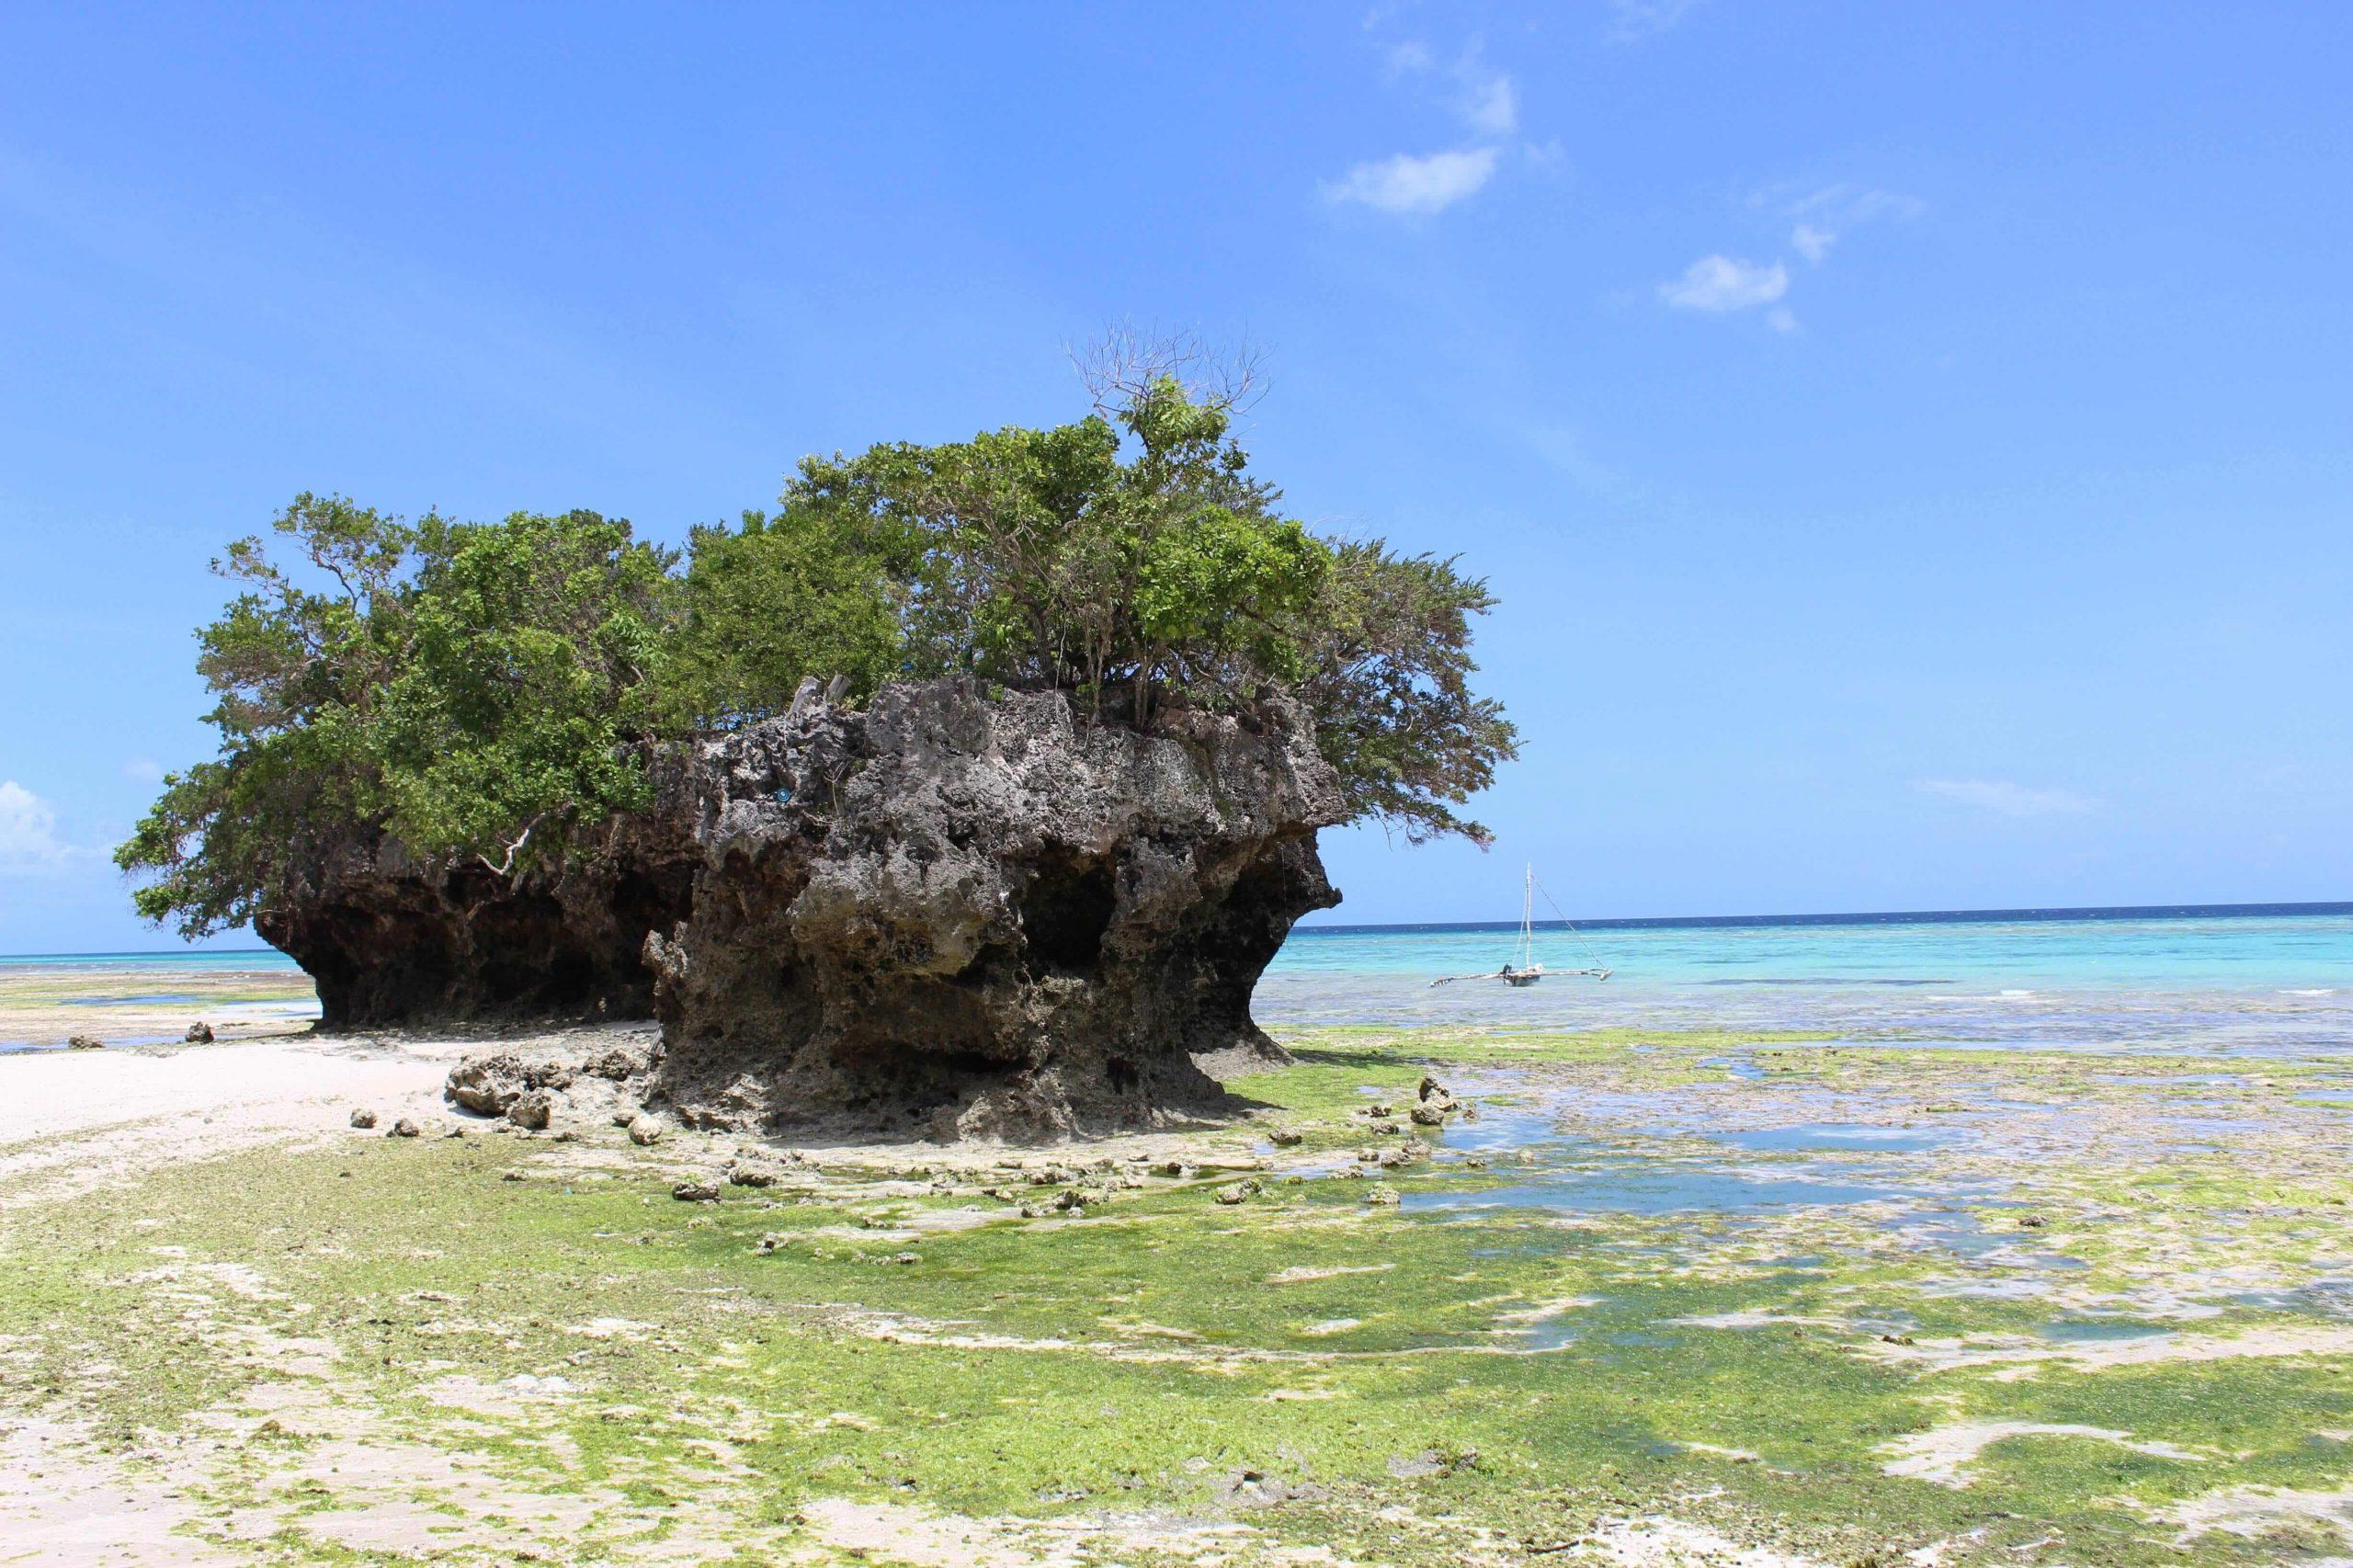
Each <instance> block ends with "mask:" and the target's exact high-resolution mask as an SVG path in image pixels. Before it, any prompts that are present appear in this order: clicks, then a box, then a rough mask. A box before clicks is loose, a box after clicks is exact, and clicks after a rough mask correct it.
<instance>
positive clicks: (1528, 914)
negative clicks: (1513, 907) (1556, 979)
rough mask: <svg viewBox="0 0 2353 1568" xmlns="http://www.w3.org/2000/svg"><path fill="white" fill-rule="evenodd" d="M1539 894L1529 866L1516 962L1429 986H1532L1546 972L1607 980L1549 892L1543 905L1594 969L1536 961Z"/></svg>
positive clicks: (1447, 976)
mask: <svg viewBox="0 0 2353 1568" xmlns="http://www.w3.org/2000/svg"><path fill="white" fill-rule="evenodd" d="M1539 892H1543V889H1542V888H1541V886H1540V884H1539V883H1538V882H1537V881H1536V868H1535V867H1534V866H1533V865H1531V866H1529V868H1528V879H1527V885H1526V886H1525V887H1524V888H1523V889H1522V890H1521V892H1520V898H1519V961H1518V963H1516V964H1515V963H1512V962H1510V961H1508V960H1506V962H1505V964H1504V966H1503V968H1501V969H1495V970H1488V971H1484V972H1483V973H1479V974H1442V975H1440V976H1438V978H1437V979H1436V980H1433V981H1431V982H1430V984H1431V985H1432V986H1433V987H1436V986H1440V985H1450V984H1452V983H1454V982H1455V981H1458V980H1500V981H1502V982H1503V983H1505V984H1506V985H1533V984H1535V983H1537V982H1538V981H1540V980H1541V979H1543V978H1544V976H1545V974H1546V973H1547V972H1550V973H1552V974H1558V975H1562V976H1563V977H1567V978H1571V979H1584V980H1595V981H1601V980H1607V979H1608V978H1609V972H1610V971H1609V968H1608V965H1606V964H1604V963H1603V962H1602V961H1601V955H1600V954H1598V953H1597V952H1595V951H1594V950H1593V947H1592V944H1590V943H1588V942H1587V941H1586V939H1585V933H1583V932H1582V931H1579V930H1578V929H1577V928H1576V926H1575V924H1574V922H1572V921H1571V920H1570V919H1569V917H1568V916H1567V915H1561V906H1560V905H1559V904H1557V903H1552V894H1551V893H1549V892H1547V893H1545V894H1544V902H1545V903H1549V904H1552V913H1553V914H1555V915H1561V924H1562V925H1563V926H1566V927H1567V929H1568V933H1569V935H1570V936H1572V937H1575V938H1576V939H1577V946H1578V947H1580V948H1583V949H1585V956H1586V958H1588V959H1591V960H1593V967H1592V968H1590V969H1556V970H1552V971H1547V970H1546V969H1545V968H1544V966H1543V965H1542V964H1540V963H1539V962H1537V961H1536V895H1537V894H1538V893H1539Z"/></svg>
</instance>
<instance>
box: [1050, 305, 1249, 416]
mask: <svg viewBox="0 0 2353 1568" xmlns="http://www.w3.org/2000/svg"><path fill="white" fill-rule="evenodd" d="M1069 353H1070V362H1071V368H1072V369H1074V370H1076V371H1077V372H1078V379H1079V381H1080V382H1081V383H1082V384H1084V385H1085V386H1086V392H1087V395H1088V396H1089V397H1090V398H1091V399H1092V400H1093V401H1094V403H1095V410H1096V412H1097V413H1098V414H1104V415H1110V414H1115V413H1117V412H1118V411H1119V410H1120V409H1123V408H1128V407H1131V406H1132V405H1133V404H1134V403H1136V402H1137V400H1138V399H1140V398H1141V397H1142V395H1143V394H1144V393H1145V392H1148V391H1150V390H1151V389H1152V387H1153V386H1154V384H1156V383H1157V382H1159V381H1161V380H1163V379H1164V378H1167V379H1173V380H1174V381H1176V383H1177V385H1179V386H1181V387H1183V388H1184V389H1185V395H1186V396H1187V397H1188V398H1189V399H1191V400H1192V401H1193V402H1195V403H1205V404H1208V405H1210V406H1211V407H1215V408H1221V409H1224V410H1226V411H1228V412H1230V413H1233V414H1245V413H1247V412H1248V411H1249V410H1250V409H1251V408H1252V407H1254V406H1255V405H1256V403H1257V402H1258V400H1259V399H1260V398H1262V397H1264V396H1265V395H1266V393H1267V364H1266V355H1265V353H1264V351H1263V350H1261V349H1259V348H1258V347H1256V345H1254V344H1252V343H1251V342H1250V341H1249V339H1247V338H1246V337H1245V338H1243V339H1241V340H1239V341H1237V342H1235V343H1233V344H1231V345H1228V344H1221V343H1215V342H1212V341H1211V340H1210V339H1209V338H1208V337H1206V336H1204V335H1202V334H1201V333H1200V332H1199V331H1198V330H1196V329H1191V328H1187V329H1183V330H1177V331H1164V330H1162V329H1161V328H1159V327H1158V326H1154V325H1139V324H1136V323H1134V322H1131V321H1122V322H1115V323H1113V324H1111V325H1109V326H1108V327H1105V328H1104V329H1103V331H1102V332H1101V333H1100V334H1098V335H1097V336H1096V338H1095V339H1094V341H1092V342H1090V343H1087V344H1085V345H1079V344H1073V345H1071V346H1070V348H1069Z"/></svg>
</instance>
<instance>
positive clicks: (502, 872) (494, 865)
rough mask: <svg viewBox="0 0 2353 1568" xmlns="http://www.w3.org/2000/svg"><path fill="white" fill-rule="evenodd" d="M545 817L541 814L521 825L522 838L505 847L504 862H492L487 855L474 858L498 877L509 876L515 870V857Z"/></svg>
mask: <svg viewBox="0 0 2353 1568" xmlns="http://www.w3.org/2000/svg"><path fill="white" fill-rule="evenodd" d="M546 817H547V812H540V814H539V815H538V816H535V817H533V818H532V819H531V820H530V821H529V822H527V823H525V824H523V834H522V836H521V837H519V838H517V839H516V840H515V842H514V843H512V844H510V845H508V846H506V858H505V859H504V860H497V861H494V860H492V859H491V858H490V857H489V856H487V855H477V856H475V857H474V858H476V859H478V860H480V861H481V862H482V863H483V865H485V866H488V867H489V868H490V869H491V870H492V871H493V872H494V874H496V875H498V876H502V877H504V876H506V875H508V874H510V873H511V872H512V871H513V870H514V869H515V857H516V856H517V855H519V854H521V853H522V850H523V846H525V845H526V844H529V842H531V834H532V832H533V831H534V830H535V829H536V828H538V826H539V825H540V823H541V822H543V821H544V820H546Z"/></svg>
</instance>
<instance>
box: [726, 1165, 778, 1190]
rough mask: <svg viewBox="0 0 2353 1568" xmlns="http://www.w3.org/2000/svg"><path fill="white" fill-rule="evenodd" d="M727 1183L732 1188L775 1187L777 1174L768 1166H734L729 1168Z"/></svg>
mask: <svg viewBox="0 0 2353 1568" xmlns="http://www.w3.org/2000/svg"><path fill="white" fill-rule="evenodd" d="M727 1182H728V1185H729V1186H731V1187H774V1186H775V1185H776V1172H774V1171H772V1170H770V1169H768V1168H767V1166H766V1165H730V1166H728V1167H727Z"/></svg>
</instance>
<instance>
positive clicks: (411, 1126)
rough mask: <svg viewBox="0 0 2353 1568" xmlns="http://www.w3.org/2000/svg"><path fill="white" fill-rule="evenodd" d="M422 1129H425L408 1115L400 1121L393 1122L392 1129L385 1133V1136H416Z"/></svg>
mask: <svg viewBox="0 0 2353 1568" xmlns="http://www.w3.org/2000/svg"><path fill="white" fill-rule="evenodd" d="M420 1131H423V1129H421V1128H419V1127H418V1126H417V1125H416V1123H415V1122H414V1121H411V1120H410V1119H408V1118H407V1117H402V1118H401V1119H399V1120H398V1121H395V1122H393V1123H392V1131H389V1132H387V1133H385V1134H384V1136H385V1137H387V1138H414V1137H415V1136H417V1134H418V1133H419V1132H420Z"/></svg>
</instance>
